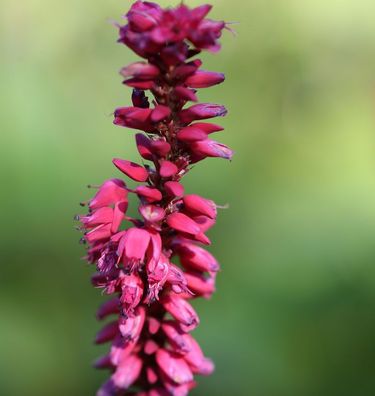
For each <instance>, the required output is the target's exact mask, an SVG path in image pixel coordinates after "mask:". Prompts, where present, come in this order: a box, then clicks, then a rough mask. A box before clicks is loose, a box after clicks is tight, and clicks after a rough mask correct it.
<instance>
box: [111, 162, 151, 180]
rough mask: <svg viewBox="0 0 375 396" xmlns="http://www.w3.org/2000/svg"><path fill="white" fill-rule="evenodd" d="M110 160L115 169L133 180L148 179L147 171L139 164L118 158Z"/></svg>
mask: <svg viewBox="0 0 375 396" xmlns="http://www.w3.org/2000/svg"><path fill="white" fill-rule="evenodd" d="M112 162H113V164H114V165H115V166H116V168H117V169H119V170H120V171H121V172H122V173H125V175H126V176H128V177H130V178H131V179H133V180H135V181H138V182H144V181H146V180H147V179H148V172H147V170H146V169H145V168H144V167H143V166H141V165H138V164H136V163H134V162H131V161H127V160H122V159H119V158H114V159H113V161H112Z"/></svg>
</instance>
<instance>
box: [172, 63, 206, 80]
mask: <svg viewBox="0 0 375 396" xmlns="http://www.w3.org/2000/svg"><path fill="white" fill-rule="evenodd" d="M201 65H202V61H201V60H199V59H196V60H195V61H193V62H189V63H184V64H182V65H180V66H177V67H176V68H175V69H174V71H173V73H172V78H173V79H175V80H185V79H186V78H187V77H188V76H191V75H192V74H194V73H195V72H196V70H197V69H198V68H199V67H200V66H201Z"/></svg>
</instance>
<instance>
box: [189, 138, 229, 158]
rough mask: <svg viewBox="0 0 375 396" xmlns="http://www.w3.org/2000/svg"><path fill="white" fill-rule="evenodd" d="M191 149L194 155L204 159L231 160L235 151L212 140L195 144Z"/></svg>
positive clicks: (192, 144)
mask: <svg viewBox="0 0 375 396" xmlns="http://www.w3.org/2000/svg"><path fill="white" fill-rule="evenodd" d="M190 149H191V150H192V152H193V153H194V154H197V155H201V156H203V157H221V158H225V159H229V160H231V159H232V156H233V151H232V150H231V149H230V148H229V147H228V146H226V145H225V144H222V143H218V142H216V141H215V140H210V139H207V140H201V141H197V142H193V143H191V145H190Z"/></svg>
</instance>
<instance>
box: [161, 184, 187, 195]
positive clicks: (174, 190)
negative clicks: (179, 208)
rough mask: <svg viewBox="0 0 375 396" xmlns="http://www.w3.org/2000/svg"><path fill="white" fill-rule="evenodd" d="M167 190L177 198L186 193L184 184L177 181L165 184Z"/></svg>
mask: <svg viewBox="0 0 375 396" xmlns="http://www.w3.org/2000/svg"><path fill="white" fill-rule="evenodd" d="M164 188H165V192H166V193H167V194H168V195H169V196H171V197H175V198H179V197H182V196H183V195H184V191H185V190H184V186H183V185H182V184H181V183H179V182H176V181H168V182H166V183H165V184H164Z"/></svg>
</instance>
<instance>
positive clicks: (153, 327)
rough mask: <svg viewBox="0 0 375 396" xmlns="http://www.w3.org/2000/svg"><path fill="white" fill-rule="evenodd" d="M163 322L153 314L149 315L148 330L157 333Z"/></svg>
mask: <svg viewBox="0 0 375 396" xmlns="http://www.w3.org/2000/svg"><path fill="white" fill-rule="evenodd" d="M160 326H161V323H160V321H159V320H157V319H156V318H153V317H152V316H149V317H148V331H149V332H150V333H151V334H156V333H157V332H158V331H159V329H160Z"/></svg>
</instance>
